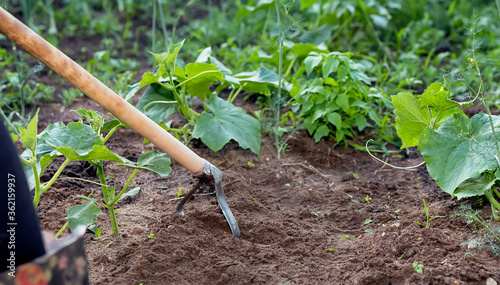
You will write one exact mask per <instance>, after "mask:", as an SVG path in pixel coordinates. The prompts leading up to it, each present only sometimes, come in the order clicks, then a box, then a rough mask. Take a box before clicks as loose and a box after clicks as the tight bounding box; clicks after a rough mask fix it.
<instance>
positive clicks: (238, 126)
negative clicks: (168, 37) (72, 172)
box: [125, 41, 272, 155]
mask: <svg viewBox="0 0 500 285" xmlns="http://www.w3.org/2000/svg"><path fill="white" fill-rule="evenodd" d="M183 43H184V41H182V42H179V43H176V44H174V45H172V46H171V47H170V49H169V50H168V52H166V53H164V54H153V55H154V56H155V58H156V60H157V62H158V67H157V70H156V72H155V73H151V72H147V73H145V74H144V75H143V77H142V80H141V81H140V82H139V83H137V84H134V85H132V86H130V87H129V92H128V93H127V94H126V97H125V98H126V99H127V100H128V99H130V98H132V96H133V95H134V94H135V92H137V90H139V89H140V88H143V87H146V86H147V89H146V91H145V93H144V95H143V96H142V97H141V99H140V100H139V102H138V104H137V108H138V109H139V110H141V111H142V112H144V113H145V114H146V115H147V116H149V117H150V118H151V119H152V120H153V121H155V122H157V123H160V125H161V126H162V127H163V128H165V129H167V130H169V131H173V132H174V134H175V135H176V137H177V138H178V139H181V140H183V141H185V142H186V143H188V142H189V140H190V139H191V137H193V138H199V139H201V141H202V142H203V143H205V144H206V145H207V146H208V147H209V148H210V149H212V150H213V151H218V150H220V149H221V148H222V147H223V146H224V145H225V144H226V143H228V142H229V141H230V140H231V139H232V140H235V141H236V142H238V143H239V145H240V146H241V147H242V148H249V149H250V150H251V151H252V152H254V153H256V154H257V155H258V154H259V153H260V124H259V122H258V121H257V120H256V119H255V118H253V117H250V116H249V115H247V114H246V113H245V111H244V110H242V109H241V108H238V107H235V106H234V105H233V104H232V103H231V102H230V101H225V100H223V99H221V98H219V97H218V96H217V95H216V94H214V93H212V92H210V91H209V88H210V86H211V85H212V83H213V82H217V81H219V82H222V83H223V84H222V85H219V86H218V87H217V88H216V92H220V90H222V89H223V88H226V87H228V86H232V91H231V93H230V95H229V97H230V98H231V97H233V94H236V95H237V93H239V91H238V90H240V91H241V90H242V89H244V88H245V86H248V88H251V87H254V88H255V87H258V88H261V89H262V87H265V86H266V84H268V83H267V82H264V81H263V76H264V75H272V74H270V72H268V71H266V70H264V69H261V70H258V71H256V74H248V73H246V74H240V75H234V76H231V77H230V78H229V77H228V76H227V75H228V74H230V73H231V71H230V70H229V69H227V68H226V67H225V66H224V65H223V64H222V63H220V62H219V61H218V60H217V59H215V58H214V57H212V56H211V50H210V49H205V50H204V51H202V53H201V54H200V56H199V57H198V60H197V61H196V62H194V63H188V64H186V65H185V66H184V67H180V66H178V65H177V55H178V53H179V50H180V49H181V47H182V46H183ZM267 78H269V77H267ZM265 88H267V87H265ZM235 90H236V91H235ZM262 92H264V91H262ZM234 96H235V95H234ZM233 98H234V97H233ZM195 100H200V101H201V103H202V106H203V109H204V110H205V111H204V112H202V113H201V114H200V113H198V112H197V111H195V110H194V109H193V108H192V106H193V102H194V101H195ZM232 100H234V99H232ZM198 102H199V101H198ZM176 111H178V112H179V113H180V114H181V115H182V116H184V118H185V119H186V120H187V123H186V124H185V125H181V126H180V127H178V128H174V127H170V126H169V125H168V124H165V123H164V122H166V120H167V118H168V117H169V116H170V115H172V114H173V113H175V112H176Z"/></svg>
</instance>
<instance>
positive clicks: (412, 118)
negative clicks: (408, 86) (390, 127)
mask: <svg viewBox="0 0 500 285" xmlns="http://www.w3.org/2000/svg"><path fill="white" fill-rule="evenodd" d="M391 99H392V104H393V105H394V108H395V109H394V113H395V114H396V130H397V132H398V135H399V137H400V138H401V140H402V141H403V145H402V146H401V148H406V147H411V146H417V145H418V140H419V139H420V135H421V134H422V132H423V131H424V129H425V128H427V127H428V126H430V118H429V112H428V111H427V109H426V108H420V104H418V102H417V100H416V99H415V96H413V94H411V93H410V92H400V93H398V94H397V95H393V96H391Z"/></svg>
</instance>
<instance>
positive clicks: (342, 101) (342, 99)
mask: <svg viewBox="0 0 500 285" xmlns="http://www.w3.org/2000/svg"><path fill="white" fill-rule="evenodd" d="M335 102H336V103H337V105H339V106H340V108H342V110H343V111H344V112H347V111H348V110H349V98H348V97H347V95H346V94H339V95H338V96H337V99H336V100H335Z"/></svg>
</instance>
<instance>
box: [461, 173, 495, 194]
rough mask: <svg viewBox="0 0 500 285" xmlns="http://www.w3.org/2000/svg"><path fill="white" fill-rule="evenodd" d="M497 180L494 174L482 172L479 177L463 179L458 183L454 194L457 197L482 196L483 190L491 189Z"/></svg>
mask: <svg viewBox="0 0 500 285" xmlns="http://www.w3.org/2000/svg"><path fill="white" fill-rule="evenodd" d="M497 180H498V178H497V177H495V175H493V174H491V173H489V172H484V173H482V174H481V175H480V176H479V177H476V178H473V179H468V180H465V181H464V182H462V183H461V184H460V185H458V187H457V189H456V190H455V192H454V195H455V196H456V197H457V198H458V199H462V198H468V197H474V196H482V195H484V191H485V190H488V189H491V187H492V186H493V185H494V184H495V182H496V181H497Z"/></svg>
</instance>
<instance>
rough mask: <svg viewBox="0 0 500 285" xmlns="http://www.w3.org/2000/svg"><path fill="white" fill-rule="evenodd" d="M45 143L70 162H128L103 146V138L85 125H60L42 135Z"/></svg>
mask: <svg viewBox="0 0 500 285" xmlns="http://www.w3.org/2000/svg"><path fill="white" fill-rule="evenodd" d="M42 138H43V140H44V141H45V143H46V144H47V145H48V146H50V147H52V148H54V149H55V150H57V151H58V152H59V153H61V154H62V155H64V156H65V157H66V158H67V159H69V160H70V161H75V160H110V161H118V162H122V163H123V162H126V161H128V160H127V159H125V158H123V157H121V156H119V155H117V154H115V153H113V152H111V151H110V150H109V149H108V148H107V147H105V146H103V145H102V141H101V137H100V136H99V135H98V134H97V133H95V132H94V130H93V129H92V128H91V127H90V126H88V125H85V124H83V123H80V122H75V123H69V124H68V125H67V126H64V125H63V124H61V125H58V126H57V127H54V128H52V129H50V130H49V131H47V132H45V133H44V134H43V135H42Z"/></svg>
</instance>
